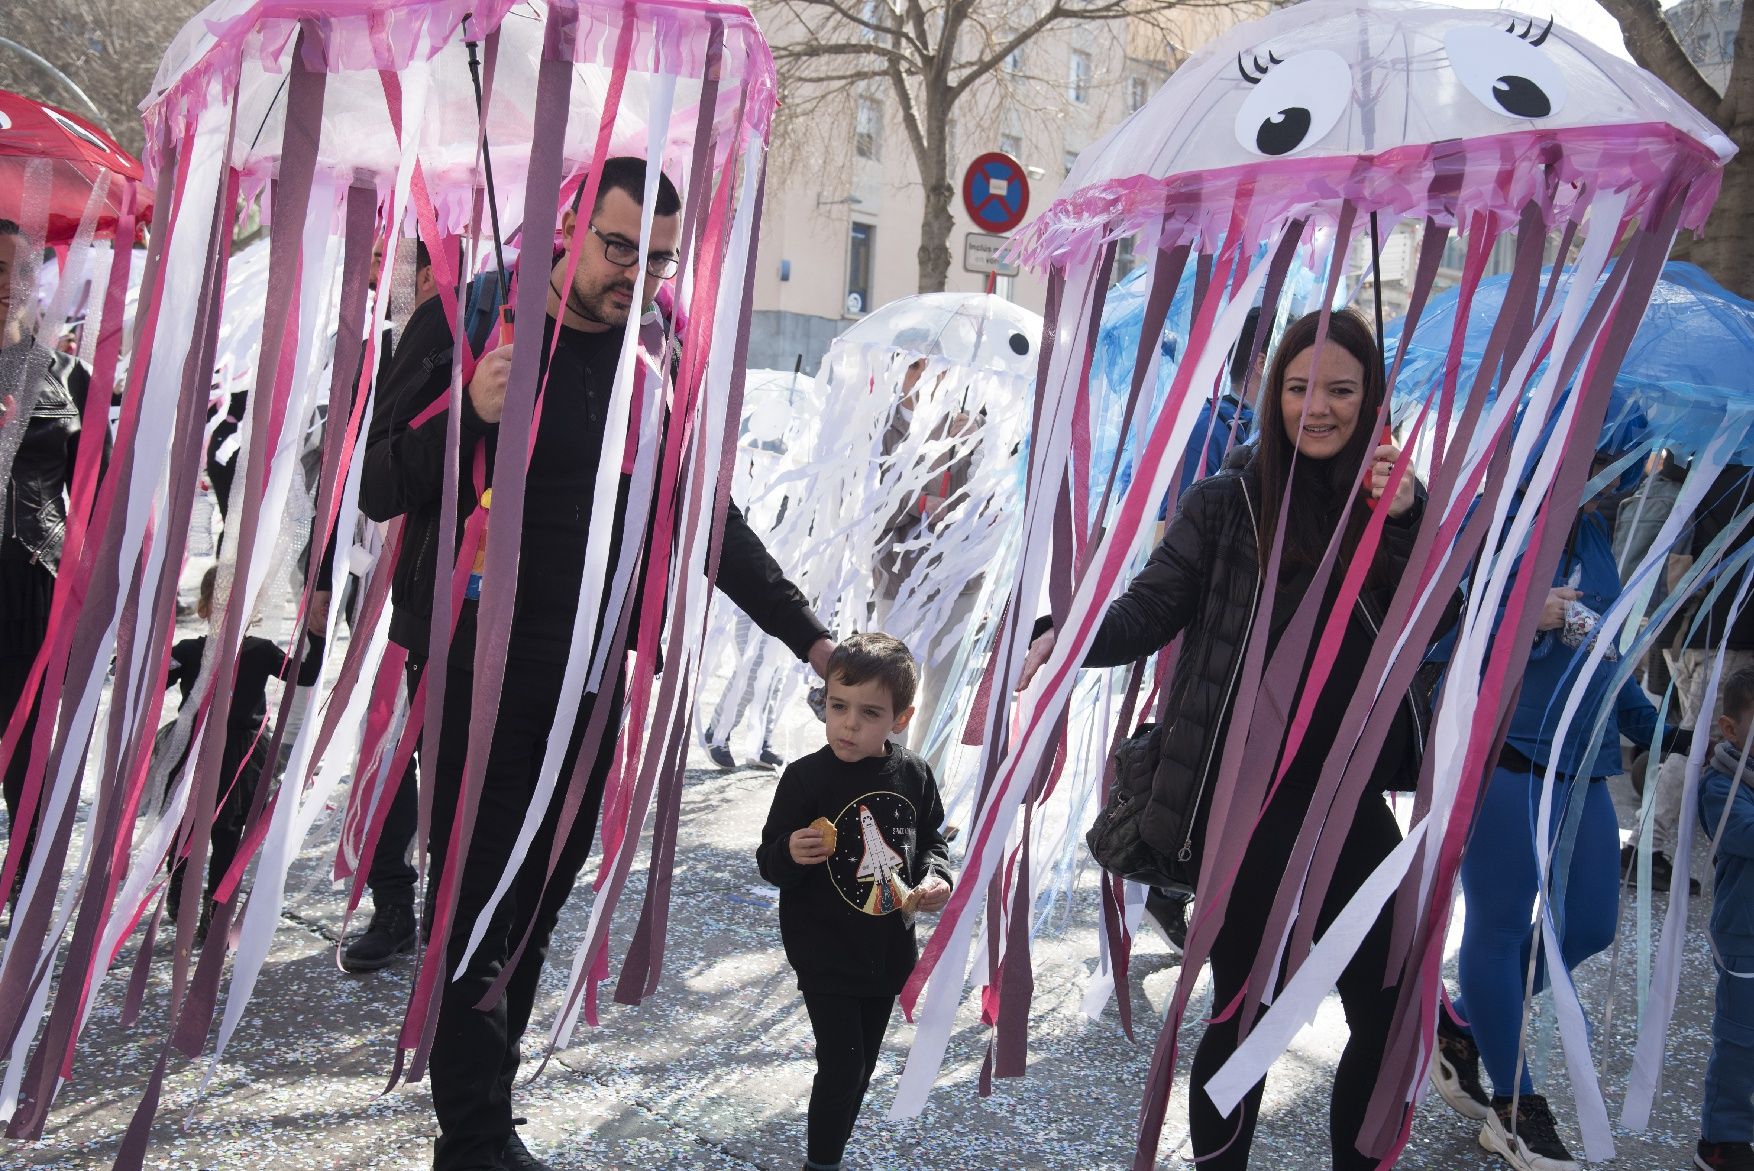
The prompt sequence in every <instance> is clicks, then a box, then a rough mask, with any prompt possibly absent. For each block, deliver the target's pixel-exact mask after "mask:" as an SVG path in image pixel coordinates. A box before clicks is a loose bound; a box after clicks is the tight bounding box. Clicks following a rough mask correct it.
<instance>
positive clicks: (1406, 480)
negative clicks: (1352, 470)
mask: <svg viewBox="0 0 1754 1171" xmlns="http://www.w3.org/2000/svg"><path fill="white" fill-rule="evenodd" d="M1400 458H1401V449H1400V448H1399V447H1398V446H1396V445H1395V444H1393V443H1383V444H1378V445H1377V449H1376V454H1375V455H1374V456H1372V457H1371V465H1370V480H1369V485H1370V498H1371V499H1372V500H1381V499H1382V494H1383V492H1384V491H1385V490H1386V489H1387V488H1388V486H1389V476H1390V475H1391V474H1392V473H1393V472H1394V469H1395V461H1396V460H1398V459H1400ZM1413 502H1414V496H1413V470H1412V469H1411V468H1409V469H1407V474H1406V475H1404V476H1402V477H1401V482H1400V483H1399V484H1397V485H1395V495H1394V499H1392V500H1391V501H1389V515H1390V516H1396V517H1399V516H1406V515H1407V513H1408V512H1410V511H1412V508H1413Z"/></svg>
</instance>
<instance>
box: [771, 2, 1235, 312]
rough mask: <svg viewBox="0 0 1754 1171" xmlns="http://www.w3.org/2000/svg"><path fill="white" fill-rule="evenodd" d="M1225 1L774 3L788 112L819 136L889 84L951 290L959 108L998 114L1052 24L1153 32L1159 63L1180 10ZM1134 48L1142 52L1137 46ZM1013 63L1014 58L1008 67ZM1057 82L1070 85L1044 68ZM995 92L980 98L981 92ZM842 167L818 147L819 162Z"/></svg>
mask: <svg viewBox="0 0 1754 1171" xmlns="http://www.w3.org/2000/svg"><path fill="white" fill-rule="evenodd" d="M1217 2H1218V0H1044V2H1043V3H1040V4H1031V3H1029V0H776V2H775V3H774V4H772V5H770V6H763V17H764V24H765V25H766V26H767V28H768V31H769V35H770V37H771V38H772V41H773V45H774V58H775V62H776V65H777V67H778V71H779V77H780V91H781V98H782V103H783V106H782V109H783V111H784V117H785V118H786V119H787V120H789V122H790V124H791V125H792V126H793V127H796V126H799V125H801V124H802V125H806V126H810V125H813V126H814V130H815V133H816V135H817V136H818V139H819V140H820V137H821V135H822V134H823V126H824V124H825V122H826V121H827V120H825V119H823V118H822V117H821V115H822V114H823V113H824V112H832V113H833V114H834V115H836V118H835V120H834V124H836V125H843V126H844V125H846V124H847V123H846V122H845V121H844V120H843V119H844V114H845V112H846V111H847V109H848V108H849V106H850V104H851V103H852V102H855V101H856V100H857V98H858V97H859V96H864V95H868V94H869V93H870V92H871V90H872V89H873V87H880V88H881V89H883V90H886V91H887V92H888V95H889V97H890V98H891V99H892V100H893V102H894V103H895V105H896V108H897V109H898V111H899V115H900V123H901V127H902V130H903V132H904V134H905V136H906V138H907V143H908V146H909V148H910V150H911V153H912V155H913V161H914V165H915V167H916V168H917V171H918V178H919V182H920V185H921V187H922V188H923V190H924V194H925V210H924V212H923V214H922V217H921V223H920V247H919V290H920V291H921V292H939V291H942V290H943V288H944V286H945V283H946V280H947V279H948V277H949V273H950V236H951V232H952V231H953V229H954V227H955V218H954V216H953V213H952V207H953V204H954V200H955V197H956V185H955V181H954V176H953V173H952V170H951V167H952V162H951V159H952V154H953V143H952V140H953V138H954V134H955V130H956V119H957V116H958V114H959V112H961V111H963V110H965V109H968V110H970V111H973V110H974V108H975V107H976V106H977V105H978V106H979V107H981V109H980V111H979V113H978V114H976V115H975V116H986V117H991V116H992V111H993V109H994V107H995V106H1004V105H1007V104H1009V103H1008V102H1006V101H1005V100H999V101H997V102H995V101H994V97H993V94H992V93H991V92H990V91H991V90H992V89H993V84H992V83H995V82H998V81H1001V80H1003V79H1005V78H1006V77H1007V75H1008V74H1009V75H1011V77H1010V80H1011V81H1012V82H1013V83H1014V82H1016V81H1017V80H1020V77H1019V76H1018V75H1020V74H1022V73H1023V72H1024V71H1022V70H1019V69H1018V68H1017V67H1016V62H1017V59H1018V55H1020V54H1022V53H1023V52H1024V50H1025V49H1026V47H1027V46H1029V45H1030V44H1031V43H1032V42H1035V41H1037V40H1039V39H1041V38H1042V37H1043V36H1044V34H1048V33H1050V32H1054V31H1058V30H1070V29H1074V28H1084V29H1089V28H1093V27H1094V28H1103V27H1107V28H1111V29H1113V30H1114V31H1115V33H1116V34H1117V35H1119V36H1121V37H1123V38H1124V39H1125V41H1126V42H1127V43H1128V44H1129V45H1136V44H1138V43H1140V42H1149V43H1150V44H1151V45H1152V46H1153V48H1152V49H1151V50H1150V52H1151V56H1152V58H1154V60H1155V63H1157V64H1159V65H1162V66H1165V67H1167V66H1168V65H1169V64H1171V62H1170V61H1169V57H1170V56H1171V55H1172V54H1173V53H1174V52H1175V49H1174V47H1173V41H1172V37H1173V35H1174V31H1175V30H1174V28H1173V22H1172V21H1171V20H1170V19H1168V18H1169V14H1170V13H1172V12H1176V11H1183V10H1187V9H1189V8H1194V7H1200V6H1203V5H1207V4H1212V3H1217ZM1129 53H1130V55H1136V54H1132V53H1131V51H1129ZM1008 62H1009V63H1010V66H1011V67H1010V68H1002V67H1005V66H1006V65H1007V63H1008ZM1036 80H1040V81H1045V82H1047V83H1048V84H1050V85H1053V84H1057V85H1065V84H1066V81H1065V79H1064V78H1061V79H1059V80H1058V81H1057V82H1055V81H1052V80H1051V79H1045V78H1039V77H1038V78H1036ZM983 89H984V90H986V91H989V92H987V93H986V94H985V100H984V101H981V102H978V103H977V102H973V101H970V98H971V95H976V94H981V93H982V91H983ZM816 163H820V164H821V165H824V166H832V165H833V160H832V158H822V157H821V156H818V158H817V159H814V160H813V164H816Z"/></svg>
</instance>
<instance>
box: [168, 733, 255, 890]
mask: <svg viewBox="0 0 1754 1171" xmlns="http://www.w3.org/2000/svg"><path fill="white" fill-rule="evenodd" d="M271 736H272V733H271V732H270V731H269V729H267V728H265V727H263V728H257V727H253V726H246V727H228V728H226V730H225V752H224V755H223V756H222V757H221V759H220V765H219V804H218V806H217V807H216V808H215V810H214V814H213V829H212V832H211V833H210V834H209V835H208V838H207V888H206V890H207V897H208V899H209V900H211V899H212V898H213V892H214V891H215V890H216V889H218V887H219V884H220V883H221V882H222V881H224V879H225V872H226V871H227V870H230V869H231V864H232V862H233V861H234V860H235V859H236V858H237V856H238V848H239V847H240V846H242V845H243V841H244V830H245V828H246V825H245V822H246V821H247V820H248V818H249V814H250V806H251V804H252V803H253V802H254V801H255V800H256V789H257V788H258V787H259V786H260V785H261V783H262V766H263V763H264V761H265V759H266V757H267V755H268V741H269V739H270V737H271ZM184 755H185V761H186V757H187V752H186V751H185V754H184ZM171 776H172V778H173V779H174V778H175V776H176V774H175V772H173V773H172V774H171ZM191 804H192V802H191ZM185 868H186V859H181V858H179V859H178V860H177V861H175V862H174V863H173V864H172V865H171V881H170V891H169V895H168V897H169V899H170V902H169V906H170V907H171V908H172V910H171V912H170V913H171V915H172V916H173V917H175V915H176V913H177V912H176V909H175V908H176V907H177V906H178V904H179V903H180V901H181V899H182V894H183V871H184V869H185Z"/></svg>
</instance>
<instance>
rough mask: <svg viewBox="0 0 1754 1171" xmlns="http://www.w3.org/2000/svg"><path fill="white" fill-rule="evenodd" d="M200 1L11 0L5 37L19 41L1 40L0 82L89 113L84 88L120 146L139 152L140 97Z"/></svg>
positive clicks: (1, 34) (0, 24)
mask: <svg viewBox="0 0 1754 1171" xmlns="http://www.w3.org/2000/svg"><path fill="white" fill-rule="evenodd" d="M201 6H202V0H9V2H8V3H7V5H6V18H5V20H4V21H0V38H4V40H5V41H10V42H13V44H12V45H8V44H5V43H0V89H9V90H12V91H14V92H15V93H21V94H24V95H25V96H27V97H32V98H35V99H37V100H38V101H42V102H47V103H49V104H50V105H52V106H60V107H62V108H63V109H67V110H71V111H73V112H74V113H76V114H81V115H84V116H87V117H91V116H92V111H91V110H90V109H89V108H87V107H86V105H85V103H84V102H83V101H81V100H80V95H81V94H83V95H84V96H85V97H87V98H89V99H90V101H91V103H92V105H94V106H96V107H97V116H96V117H95V118H94V121H97V122H100V123H101V124H102V125H103V128H104V129H105V130H108V131H109V132H110V133H111V134H112V135H114V136H115V139H116V141H117V142H119V143H121V145H122V149H124V150H126V151H129V152H131V153H133V154H139V153H140V149H141V146H142V145H143V142H144V132H143V131H142V129H141V124H140V102H141V100H142V99H143V98H145V97H146V93H147V91H148V90H149V89H151V87H152V79H153V76H154V75H155V74H156V73H157V72H158V63H159V59H160V58H162V57H163V56H164V51H165V49H166V47H167V46H169V45H170V43H171V38H173V37H174V36H176V34H177V30H178V29H180V28H182V26H183V25H184V24H185V23H186V22H187V21H188V20H189V18H190V17H192V16H194V15H195V13H196V12H197V11H198V10H199V9H200V8H201ZM33 58H41V61H38V60H35V59H33ZM44 62H46V63H47V66H48V67H47V68H45V67H44V64H43V63H44ZM69 82H71V84H72V85H73V86H75V87H77V90H74V89H70V88H69V84H68V83H69Z"/></svg>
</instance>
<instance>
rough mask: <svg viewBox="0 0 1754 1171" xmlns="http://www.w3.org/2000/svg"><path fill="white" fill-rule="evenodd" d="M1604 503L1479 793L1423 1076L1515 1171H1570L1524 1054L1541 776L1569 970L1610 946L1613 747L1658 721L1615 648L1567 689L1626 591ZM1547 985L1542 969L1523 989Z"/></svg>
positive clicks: (1587, 526)
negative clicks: (1460, 915)
mask: <svg viewBox="0 0 1754 1171" xmlns="http://www.w3.org/2000/svg"><path fill="white" fill-rule="evenodd" d="M1639 425H1640V426H1641V425H1642V424H1639ZM1635 442H1636V436H1635V435H1631V434H1628V433H1627V432H1626V430H1625V429H1623V428H1617V429H1616V430H1615V431H1614V432H1612V433H1611V434H1609V435H1608V436H1606V437H1605V438H1604V439H1603V441H1602V443H1601V445H1600V447H1599V449H1598V451H1597V452H1596V455H1595V458H1594V461H1593V464H1592V467H1591V470H1590V475H1591V476H1592V478H1593V477H1595V476H1599V475H1601V474H1603V473H1604V472H1606V471H1607V469H1608V467H1609V466H1610V465H1612V464H1613V463H1615V462H1616V461H1617V460H1618V459H1619V458H1620V457H1621V456H1622V455H1623V454H1624V453H1625V451H1626V450H1628V448H1629V447H1630V446H1631V445H1632V444H1633V443H1635ZM1615 495H1616V493H1615V488H1614V486H1610V487H1609V488H1608V489H1606V490H1604V491H1603V492H1602V493H1600V494H1599V495H1597V496H1595V497H1592V498H1591V499H1589V500H1586V501H1584V503H1583V505H1582V506H1581V508H1580V509H1579V510H1578V512H1577V514H1576V517H1575V519H1574V520H1573V521H1572V525H1571V532H1570V535H1569V536H1568V538H1567V540H1566V545H1565V551H1564V553H1563V555H1562V556H1561V558H1560V561H1559V564H1558V566H1557V567H1556V568H1555V569H1554V571H1553V581H1552V585H1551V586H1550V587H1549V589H1548V592H1547V598H1546V602H1545V603H1544V605H1543V606H1542V610H1541V616H1540V619H1539V623H1538V626H1537V631H1536V635H1535V644H1534V648H1533V649H1532V650H1531V651H1530V653H1529V659H1528V663H1527V665H1526V666H1525V667H1524V669H1523V677H1522V681H1521V686H1520V688H1519V690H1518V692H1517V700H1516V706H1515V708H1514V709H1513V710H1512V711H1511V714H1510V724H1509V729H1508V732H1507V733H1506V735H1505V739H1504V746H1503V748H1501V749H1500V751H1499V755H1498V760H1497V763H1496V765H1495V767H1494V768H1493V771H1492V774H1491V776H1490V777H1488V778H1487V780H1486V784H1485V787H1484V791H1483V792H1482V794H1481V797H1480V803H1479V807H1478V810H1477V812H1476V813H1475V820H1474V826H1473V830H1472V832H1471V833H1470V835H1469V838H1468V844H1467V848H1466V851H1465V852H1464V854H1463V855H1462V865H1461V885H1462V897H1463V899H1464V900H1465V903H1466V906H1467V916H1466V919H1465V921H1464V926H1463V931H1462V944H1461V955H1460V960H1459V963H1458V969H1459V983H1460V988H1461V995H1460V996H1458V997H1457V998H1455V1000H1454V1001H1453V1002H1452V1005H1453V1009H1454V1012H1453V1015H1452V1014H1451V1013H1449V1012H1445V1011H1442V1010H1440V1011H1439V1013H1438V1021H1437V1053H1436V1056H1435V1058H1434V1060H1433V1063H1432V1070H1431V1078H1432V1081H1433V1083H1434V1085H1435V1086H1436V1088H1437V1090H1438V1093H1439V1094H1440V1095H1441V1096H1442V1097H1443V1099H1444V1101H1445V1102H1447V1103H1449V1105H1450V1107H1451V1108H1452V1109H1454V1110H1455V1111H1456V1112H1457V1113H1459V1114H1461V1115H1462V1116H1463V1117H1465V1118H1468V1119H1470V1120H1473V1121H1477V1122H1479V1123H1481V1130H1480V1145H1481V1146H1483V1147H1485V1148H1486V1149H1487V1150H1490V1151H1493V1152H1496V1153H1497V1154H1498V1155H1500V1156H1501V1157H1502V1158H1503V1159H1504V1160H1505V1161H1506V1162H1507V1163H1509V1164H1510V1166H1512V1167H1514V1168H1517V1169H1518V1171H1574V1169H1575V1168H1576V1167H1577V1163H1576V1162H1575V1161H1574V1160H1573V1159H1572V1157H1571V1153H1570V1151H1569V1150H1567V1148H1566V1146H1565V1143H1564V1142H1563V1141H1562V1140H1561V1139H1560V1137H1559V1131H1558V1124H1557V1122H1556V1121H1555V1119H1554V1116H1553V1111H1552V1108H1551V1107H1550V1106H1549V1105H1548V1103H1547V1099H1546V1097H1545V1096H1543V1095H1541V1094H1537V1093H1536V1092H1535V1086H1534V1080H1533V1077H1532V1075H1531V1072H1530V1070H1529V1064H1528V1062H1527V1061H1526V1060H1524V1054H1523V1012H1524V1002H1525V991H1526V989H1527V981H1528V972H1529V962H1530V957H1531V955H1532V949H1533V948H1534V947H1535V946H1536V936H1535V933H1534V929H1533V927H1532V924H1533V923H1534V922H1535V905H1536V898H1537V896H1538V895H1539V893H1540V889H1541V872H1540V851H1539V850H1537V848H1536V842H1535V825H1536V818H1537V815H1538V813H1539V806H1540V800H1541V795H1542V792H1543V788H1544V785H1545V781H1546V777H1547V772H1548V769H1549V768H1551V769H1552V770H1553V771H1554V773H1555V782H1554V789H1553V805H1552V817H1551V823H1550V830H1549V834H1550V836H1551V837H1552V838H1553V839H1554V842H1557V840H1558V836H1559V831H1560V828H1561V827H1562V826H1565V825H1566V824H1568V822H1573V823H1575V824H1576V825H1577V832H1576V835H1575V838H1572V839H1570V840H1568V842H1567V844H1566V846H1565V847H1564V849H1563V850H1561V851H1560V852H1559V853H1558V854H1557V856H1556V858H1555V859H1554V860H1553V866H1554V867H1555V868H1556V869H1557V868H1560V867H1563V868H1564V874H1563V875H1561V874H1559V873H1554V874H1552V875H1550V879H1551V883H1552V885H1553V886H1554V887H1562V888H1563V890H1564V892H1565V898H1564V905H1563V906H1562V907H1556V908H1555V917H1556V919H1557V921H1558V924H1559V946H1560V951H1561V955H1560V957H1559V958H1560V960H1561V961H1562V962H1563V963H1564V964H1565V967H1566V970H1567V971H1571V970H1574V969H1575V968H1576V967H1577V966H1578V965H1579V964H1581V963H1583V961H1584V960H1586V959H1588V958H1589V957H1591V956H1593V955H1595V954H1596V953H1597V952H1600V951H1602V950H1603V949H1605V948H1607V947H1608V945H1609V944H1611V943H1613V941H1614V932H1615V927H1616V924H1617V921H1618V918H1619V907H1620V901H1619V898H1618V893H1617V888H1618V882H1619V873H1620V872H1619V867H1618V865H1617V855H1618V849H1619V844H1620V835H1619V826H1618V824H1617V822H1616V820H1615V814H1614V803H1613V799H1612V798H1611V797H1610V795H1609V792H1608V786H1607V785H1606V784H1605V783H1604V782H1605V781H1607V779H1608V778H1609V777H1613V776H1617V775H1619V774H1620V773H1621V771H1622V768H1623V765H1622V761H1621V749H1620V738H1621V736H1622V735H1623V734H1624V735H1625V736H1627V737H1628V738H1629V739H1630V740H1631V741H1632V742H1633V743H1640V742H1642V743H1646V744H1648V743H1650V742H1651V739H1652V737H1653V736H1654V735H1655V734H1656V732H1657V731H1658V725H1657V713H1656V709H1655V708H1654V707H1653V706H1652V705H1651V702H1650V700H1649V698H1648V697H1647V696H1646V695H1645V694H1644V692H1643V691H1642V690H1641V689H1640V688H1639V686H1638V683H1637V682H1636V681H1635V680H1632V679H1628V680H1626V682H1625V683H1624V684H1623V685H1622V686H1621V687H1620V688H1619V689H1618V690H1614V691H1611V690H1610V688H1611V687H1612V685H1613V680H1614V676H1615V674H1616V671H1617V669H1618V666H1619V664H1618V663H1617V662H1615V661H1614V660H1615V659H1617V658H1618V655H1617V654H1616V653H1614V651H1613V648H1609V649H1608V651H1607V652H1606V653H1605V654H1604V656H1603V657H1602V659H1601V660H1600V661H1599V662H1598V663H1597V664H1596V667H1595V671H1594V673H1593V674H1592V675H1590V676H1589V678H1588V679H1587V680H1584V681H1583V682H1582V683H1581V684H1580V683H1579V678H1578V676H1579V672H1580V671H1582V670H1583V669H1584V667H1585V666H1586V665H1587V663H1588V660H1589V657H1590V653H1591V647H1592V645H1593V643H1594V640H1595V630H1596V628H1597V626H1598V625H1599V623H1600V621H1601V616H1602V615H1603V614H1606V613H1608V611H1609V610H1610V609H1611V608H1612V607H1613V605H1614V603H1615V600H1616V599H1618V598H1619V596H1620V594H1621V590H1622V587H1621V582H1620V571H1619V568H1618V567H1617V566H1616V564H1615V561H1614V552H1613V549H1612V548H1611V547H1610V545H1609V530H1608V520H1607V517H1606V516H1604V515H1603V512H1604V510H1606V509H1608V508H1609V507H1610V506H1611V505H1612V504H1614V503H1615ZM1500 620H1501V622H1502V620H1503V615H1502V614H1501V615H1500ZM1579 686H1582V687H1583V688H1584V692H1583V697H1582V702H1581V706H1580V707H1579V709H1578V710H1579V711H1580V712H1581V713H1588V714H1586V715H1581V716H1580V717H1579V718H1578V719H1577V720H1575V721H1574V722H1573V723H1572V724H1571V726H1570V728H1569V730H1568V733H1567V736H1566V738H1565V739H1563V740H1561V739H1559V737H1558V732H1559V723H1560V720H1561V719H1562V717H1563V713H1564V709H1565V706H1566V703H1565V702H1564V701H1565V697H1566V696H1568V695H1570V694H1572V693H1573V692H1574V691H1575V689H1576V688H1578V687H1579ZM1604 711H1605V712H1606V717H1607V718H1606V719H1605V720H1604V721H1603V722H1602V724H1601V725H1600V733H1599V735H1598V736H1596V737H1595V738H1593V739H1592V738H1591V737H1590V735H1589V732H1590V730H1591V729H1592V728H1594V727H1595V726H1596V725H1595V721H1594V718H1593V714H1594V713H1598V712H1604ZM1663 739H1664V744H1665V746H1667V747H1669V748H1671V749H1683V750H1684V749H1685V747H1686V745H1687V744H1688V743H1689V736H1688V734H1687V733H1686V732H1685V731H1682V730H1681V729H1678V728H1668V729H1665V730H1664V735H1663ZM1580 805H1581V810H1579V809H1577V806H1580ZM1550 844H1552V843H1550ZM1556 849H1557V847H1556ZM1546 983H1547V975H1546V971H1545V968H1544V967H1543V968H1541V969H1540V970H1539V971H1538V972H1537V975H1536V982H1535V987H1534V991H1535V992H1539V991H1540V990H1541V989H1542V988H1544V987H1545V986H1546ZM1481 1065H1484V1066H1485V1068H1486V1073H1487V1076H1488V1077H1490V1078H1491V1082H1492V1089H1491V1093H1490V1094H1488V1092H1487V1090H1486V1088H1485V1086H1484V1085H1483V1084H1482V1082H1481V1081H1480V1076H1479V1068H1480V1066H1481Z"/></svg>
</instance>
